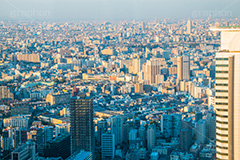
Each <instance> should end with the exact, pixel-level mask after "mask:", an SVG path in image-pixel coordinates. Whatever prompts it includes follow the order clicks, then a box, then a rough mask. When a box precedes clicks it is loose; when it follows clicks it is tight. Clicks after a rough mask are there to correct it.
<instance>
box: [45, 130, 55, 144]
mask: <svg viewBox="0 0 240 160" xmlns="http://www.w3.org/2000/svg"><path fill="white" fill-rule="evenodd" d="M52 139H53V126H45V127H44V142H45V143H47V142H49V141H51V140H52Z"/></svg>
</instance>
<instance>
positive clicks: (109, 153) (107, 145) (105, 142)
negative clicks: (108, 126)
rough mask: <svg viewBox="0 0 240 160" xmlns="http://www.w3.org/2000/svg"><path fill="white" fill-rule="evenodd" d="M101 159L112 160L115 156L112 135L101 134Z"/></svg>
mask: <svg viewBox="0 0 240 160" xmlns="http://www.w3.org/2000/svg"><path fill="white" fill-rule="evenodd" d="M101 139H102V142H101V143H102V145H101V148H102V159H114V155H115V137H114V134H112V133H103V134H102V138H101Z"/></svg>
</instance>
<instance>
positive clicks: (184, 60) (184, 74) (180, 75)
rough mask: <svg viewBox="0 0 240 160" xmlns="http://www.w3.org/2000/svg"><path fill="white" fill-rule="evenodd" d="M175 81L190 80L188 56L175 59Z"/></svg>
mask: <svg viewBox="0 0 240 160" xmlns="http://www.w3.org/2000/svg"><path fill="white" fill-rule="evenodd" d="M177 79H178V81H182V80H189V79H190V58H189V56H179V57H177Z"/></svg>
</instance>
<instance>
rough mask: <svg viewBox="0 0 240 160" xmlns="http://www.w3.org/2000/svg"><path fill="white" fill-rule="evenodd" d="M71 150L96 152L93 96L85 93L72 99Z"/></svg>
mask: <svg viewBox="0 0 240 160" xmlns="http://www.w3.org/2000/svg"><path fill="white" fill-rule="evenodd" d="M70 123H71V128H70V132H71V147H72V148H71V152H72V153H74V152H78V151H80V150H85V151H89V152H94V130H93V129H94V126H93V104H92V98H90V97H86V96H85V95H84V94H82V95H77V96H76V95H75V96H74V97H72V99H71V100H70Z"/></svg>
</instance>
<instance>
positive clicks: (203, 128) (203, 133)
mask: <svg viewBox="0 0 240 160" xmlns="http://www.w3.org/2000/svg"><path fill="white" fill-rule="evenodd" d="M195 133H196V140H197V141H199V142H200V143H202V144H205V143H206V142H207V125H206V120H202V119H201V120H199V121H198V122H197V123H196V130H195Z"/></svg>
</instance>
